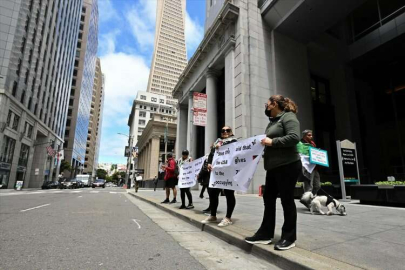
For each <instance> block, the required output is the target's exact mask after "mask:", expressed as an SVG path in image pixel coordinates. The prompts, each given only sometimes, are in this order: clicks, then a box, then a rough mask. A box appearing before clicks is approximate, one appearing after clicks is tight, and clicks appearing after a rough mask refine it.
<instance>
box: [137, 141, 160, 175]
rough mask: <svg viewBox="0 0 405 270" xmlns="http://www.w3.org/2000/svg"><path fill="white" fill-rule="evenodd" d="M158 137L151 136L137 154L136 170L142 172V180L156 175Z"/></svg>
mask: <svg viewBox="0 0 405 270" xmlns="http://www.w3.org/2000/svg"><path fill="white" fill-rule="evenodd" d="M159 143H160V137H159V136H153V137H152V138H151V139H149V141H148V142H147V143H146V146H145V147H144V148H143V149H142V150H141V151H140V152H139V156H138V166H137V168H138V169H143V170H144V175H143V179H151V178H153V177H155V176H157V175H158V170H159V168H158V166H159V153H160V152H159Z"/></svg>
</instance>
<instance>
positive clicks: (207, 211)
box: [202, 208, 211, 213]
mask: <svg viewBox="0 0 405 270" xmlns="http://www.w3.org/2000/svg"><path fill="white" fill-rule="evenodd" d="M202 211H203V213H209V212H211V209H209V208H207V209H204V210H202Z"/></svg>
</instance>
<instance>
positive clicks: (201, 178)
mask: <svg viewBox="0 0 405 270" xmlns="http://www.w3.org/2000/svg"><path fill="white" fill-rule="evenodd" d="M197 180H198V182H199V183H200V185H201V186H202V189H201V193H200V198H201V197H202V198H204V196H202V195H201V194H204V190H205V189H207V190H208V189H209V187H208V185H209V184H210V172H209V171H208V155H207V156H206V159H205V160H204V164H203V166H202V168H201V171H200V173H199V174H198V176H197ZM203 213H204V214H206V213H211V207H210V205H208V208H207V209H204V210H203Z"/></svg>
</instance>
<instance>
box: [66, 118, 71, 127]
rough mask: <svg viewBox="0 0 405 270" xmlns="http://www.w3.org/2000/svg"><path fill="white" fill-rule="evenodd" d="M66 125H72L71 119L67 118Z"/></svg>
mask: <svg viewBox="0 0 405 270" xmlns="http://www.w3.org/2000/svg"><path fill="white" fill-rule="evenodd" d="M66 126H67V127H70V119H68V120H66Z"/></svg>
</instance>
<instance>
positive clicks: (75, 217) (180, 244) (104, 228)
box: [0, 188, 277, 269]
mask: <svg viewBox="0 0 405 270" xmlns="http://www.w3.org/2000/svg"><path fill="white" fill-rule="evenodd" d="M134 204H136V205H134ZM138 206H139V208H138ZM140 208H141V209H142V211H141V210H140ZM145 213H147V215H145ZM0 227H1V235H0V241H1V243H2V244H1V247H0V254H1V255H0V261H1V264H0V269H229V268H233V269H242V268H243V269H246V267H250V268H251V269H277V268H276V267H274V266H272V265H270V264H269V263H268V262H265V261H263V260H260V259H258V258H256V257H254V256H252V255H250V254H247V253H245V252H243V251H241V250H239V249H238V248H236V247H233V246H231V245H228V244H227V243H225V242H223V241H221V240H218V239H216V238H215V237H213V236H211V235H209V234H207V233H205V232H201V231H199V230H198V229H196V228H195V227H193V226H191V225H189V224H186V223H185V222H183V221H181V220H179V219H177V218H174V217H172V216H171V215H168V214H167V213H164V212H162V211H161V210H158V209H156V208H153V207H151V206H147V205H145V203H144V202H140V201H138V200H136V199H134V198H132V197H131V196H129V195H127V193H126V190H123V189H120V188H106V189H90V188H85V189H77V190H46V191H42V190H34V191H20V192H17V191H10V192H4V193H0Z"/></svg>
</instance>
